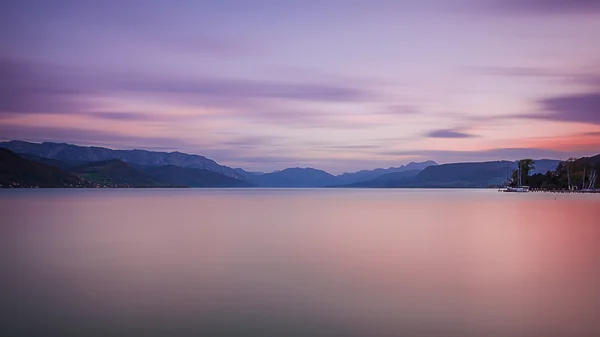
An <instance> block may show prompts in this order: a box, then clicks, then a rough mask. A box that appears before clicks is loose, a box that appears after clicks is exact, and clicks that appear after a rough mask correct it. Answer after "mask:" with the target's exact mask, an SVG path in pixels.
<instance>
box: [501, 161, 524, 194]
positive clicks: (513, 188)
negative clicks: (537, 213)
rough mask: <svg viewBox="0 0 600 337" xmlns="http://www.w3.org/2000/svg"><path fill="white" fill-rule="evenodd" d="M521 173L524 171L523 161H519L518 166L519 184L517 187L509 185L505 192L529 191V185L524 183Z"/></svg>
mask: <svg viewBox="0 0 600 337" xmlns="http://www.w3.org/2000/svg"><path fill="white" fill-rule="evenodd" d="M521 173H522V170H521V163H519V164H518V166H517V186H516V187H510V186H507V187H506V189H504V192H515V193H527V192H529V186H523V185H522V180H521Z"/></svg>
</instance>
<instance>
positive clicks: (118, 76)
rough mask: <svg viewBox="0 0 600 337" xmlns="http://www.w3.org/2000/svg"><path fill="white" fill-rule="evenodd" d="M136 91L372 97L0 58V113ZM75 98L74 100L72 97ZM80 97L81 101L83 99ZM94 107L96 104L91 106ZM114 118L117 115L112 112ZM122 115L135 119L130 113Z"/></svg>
mask: <svg viewBox="0 0 600 337" xmlns="http://www.w3.org/2000/svg"><path fill="white" fill-rule="evenodd" d="M121 93H129V94H131V93H133V94H136V93H137V94H139V95H141V96H143V97H159V98H161V99H163V100H171V101H177V102H181V101H188V102H190V103H192V104H193V103H196V104H200V103H201V104H206V103H208V102H209V103H213V104H231V103H229V102H231V101H233V102H235V101H237V102H238V104H239V105H243V104H241V102H248V101H252V100H255V99H284V100H297V101H318V102H346V101H365V100H371V99H373V97H374V95H373V94H372V93H371V92H370V91H368V90H365V89H362V88H359V87H353V86H348V85H345V84H336V83H334V84H323V83H293V82H278V81H259V80H240V79H219V78H209V77H195V78H186V79H184V78H175V77H158V76H152V75H139V74H124V73H103V72H94V71H92V70H90V69H77V68H72V67H58V66H49V65H43V64H37V63H31V62H27V61H24V60H11V59H0V112H2V113H21V112H22V113H36V112H50V113H72V112H79V113H81V112H85V110H89V109H90V108H92V107H90V106H87V105H86V104H85V100H82V98H83V99H84V98H86V96H93V95H98V94H101V95H113V94H115V95H116V94H121ZM75 96H76V98H77V100H75V99H74V98H75ZM82 101H83V102H84V103H82ZM95 108H98V107H95ZM113 117H118V116H116V115H115V116H113ZM120 117H122V118H124V119H127V117H134V116H132V115H129V116H125V115H121V116H120Z"/></svg>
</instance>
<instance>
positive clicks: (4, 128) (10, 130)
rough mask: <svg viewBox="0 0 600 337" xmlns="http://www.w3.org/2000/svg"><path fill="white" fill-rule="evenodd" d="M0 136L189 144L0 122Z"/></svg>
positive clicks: (145, 145)
mask: <svg viewBox="0 0 600 337" xmlns="http://www.w3.org/2000/svg"><path fill="white" fill-rule="evenodd" d="M0 139H3V140H25V141H32V142H46V141H49V142H67V143H73V144H93V145H97V146H109V147H111V146H123V144H127V146H130V148H134V147H136V148H144V149H158V148H162V149H177V148H184V147H186V146H189V144H187V143H185V142H184V141H182V140H180V139H178V138H169V137H140V136H135V135H124V134H120V133H115V132H110V131H102V130H89V129H74V128H68V127H64V128H63V127H46V126H24V125H7V124H0Z"/></svg>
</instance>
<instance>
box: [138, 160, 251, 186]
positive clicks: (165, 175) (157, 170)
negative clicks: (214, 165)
mask: <svg viewBox="0 0 600 337" xmlns="http://www.w3.org/2000/svg"><path fill="white" fill-rule="evenodd" d="M141 169H142V170H143V171H144V172H146V173H147V174H149V175H150V176H151V177H152V178H153V179H155V180H156V181H158V182H160V183H163V184H167V185H174V186H188V187H252V186H254V185H252V184H250V183H249V182H247V181H245V180H240V179H237V178H232V177H228V176H226V175H223V174H220V173H217V172H213V171H209V170H203V169H195V168H187V167H179V166H174V165H166V166H145V167H142V168H141Z"/></svg>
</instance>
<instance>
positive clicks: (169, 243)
mask: <svg viewBox="0 0 600 337" xmlns="http://www.w3.org/2000/svg"><path fill="white" fill-rule="evenodd" d="M0 215H1V218H0V219H1V220H0V221H1V227H0V243H1V246H0V247H1V248H0V252H1V254H0V268H1V280H0V309H1V310H2V312H1V316H0V335H2V336H28V335H31V336H209V337H210V336H281V337H286V336H348V337H352V336H365V337H376V336H440V337H442V336H443V337H447V336H482V337H492V336H503V337H504V336H524V337H525V336H527V337H528V336H540V337H542V336H543V337H553V336H565V337H567V336H568V337H573V336H600V195H564V194H562V195H553V194H533V193H531V194H508V193H498V192H496V191H490V190H350V189H343V190H338V189H336V190H332V189H316V190H310V189H309V190H259V189H248V190H235V189H233V190H197V189H196V190H194V189H185V190H2V191H0Z"/></svg>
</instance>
